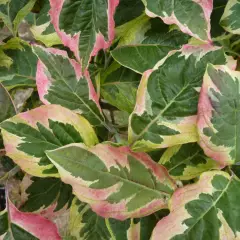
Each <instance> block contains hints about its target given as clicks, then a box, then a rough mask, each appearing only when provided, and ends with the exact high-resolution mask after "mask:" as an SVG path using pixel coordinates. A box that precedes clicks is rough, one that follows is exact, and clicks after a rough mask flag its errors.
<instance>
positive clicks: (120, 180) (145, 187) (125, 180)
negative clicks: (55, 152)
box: [47, 154, 171, 197]
mask: <svg viewBox="0 0 240 240" xmlns="http://www.w3.org/2000/svg"><path fill="white" fill-rule="evenodd" d="M47 156H48V154H47ZM48 157H49V159H50V160H51V161H53V162H56V163H57V164H58V165H60V164H59V163H58V162H57V161H55V160H54V159H52V158H51V157H50V156H48ZM67 161H68V162H69V161H70V162H72V163H74V164H75V165H79V166H84V167H86V168H88V169H89V170H90V171H94V172H96V173H98V174H100V175H102V174H106V175H109V176H111V177H112V178H116V179H118V180H119V182H126V183H128V184H133V185H136V186H138V187H139V186H140V187H142V188H143V189H145V190H147V191H152V192H154V193H155V194H157V195H159V196H160V197H162V195H166V196H170V195H171V194H170V193H167V192H164V191H158V190H155V189H152V188H149V187H147V186H145V185H141V184H139V183H136V182H134V181H130V180H128V179H125V178H122V177H119V176H117V175H114V174H112V173H110V172H109V171H107V172H103V171H97V170H95V169H94V168H91V167H89V166H87V165H84V164H81V163H80V162H78V161H74V160H72V159H70V158H67ZM60 166H61V165H60ZM61 167H62V168H63V166H61ZM65 171H67V170H66V169H65ZM67 172H69V171H67ZM69 173H70V174H71V172H69ZM71 176H72V177H73V178H77V176H74V175H72V174H71ZM79 177H80V178H81V176H79ZM99 179H100V178H99ZM161 184H163V185H164V183H162V182H161ZM81 186H83V187H86V186H84V185H81ZM164 186H168V185H164ZM169 188H170V186H169ZM91 189H94V188H91ZM100 189H103V188H100Z"/></svg>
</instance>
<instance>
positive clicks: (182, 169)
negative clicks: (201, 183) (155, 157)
mask: <svg viewBox="0 0 240 240" xmlns="http://www.w3.org/2000/svg"><path fill="white" fill-rule="evenodd" d="M159 164H162V165H163V166H164V167H166V168H167V169H168V173H169V175H170V176H171V177H172V178H173V179H176V180H190V179H193V178H196V177H198V176H199V175H200V174H201V173H203V172H206V171H209V170H212V169H219V166H218V165H217V163H216V162H215V161H214V160H212V159H210V158H208V157H206V155H205V154H204V152H203V150H202V149H201V148H200V146H199V145H198V144H197V143H188V144H183V145H176V146H173V147H170V148H168V149H167V150H166V151H165V152H164V154H163V155H162V157H161V159H160V161H159Z"/></svg>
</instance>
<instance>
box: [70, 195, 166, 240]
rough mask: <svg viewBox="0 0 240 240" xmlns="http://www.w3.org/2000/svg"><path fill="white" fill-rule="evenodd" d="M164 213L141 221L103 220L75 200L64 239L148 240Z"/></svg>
mask: <svg viewBox="0 0 240 240" xmlns="http://www.w3.org/2000/svg"><path fill="white" fill-rule="evenodd" d="M166 212H167V211H159V212H156V213H154V214H152V215H150V216H147V217H144V218H141V219H127V220H125V221H119V220H116V219H112V218H110V219H104V218H102V217H100V216H98V215H97V214H96V213H95V212H93V211H92V210H91V208H90V206H89V205H88V204H86V203H82V202H80V201H79V200H78V199H77V198H75V199H74V200H73V203H72V206H71V211H70V220H69V229H68V231H69V234H68V235H69V236H67V237H66V238H67V239H71V238H73V239H82V240H95V239H96V240H112V239H115V240H146V239H150V236H151V233H152V230H153V228H154V227H155V226H156V224H157V222H158V220H159V219H160V218H162V217H163V216H166ZM70 237H71V238H70Z"/></svg>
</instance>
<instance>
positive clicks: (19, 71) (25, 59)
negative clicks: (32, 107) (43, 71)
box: [0, 45, 37, 89]
mask: <svg viewBox="0 0 240 240" xmlns="http://www.w3.org/2000/svg"><path fill="white" fill-rule="evenodd" d="M9 48H10V50H6V51H5V54H6V55H8V57H10V58H11V59H12V60H13V64H12V65H11V66H10V68H9V69H8V68H6V67H0V82H1V83H2V84H3V85H4V86H5V87H6V88H7V89H12V88H15V87H20V86H30V87H35V86H36V81H35V74H36V65H37V57H36V56H35V55H34V54H33V52H32V49H31V47H29V46H28V45H25V46H24V47H23V48H22V49H16V45H15V46H14V45H12V46H11V47H9Z"/></svg>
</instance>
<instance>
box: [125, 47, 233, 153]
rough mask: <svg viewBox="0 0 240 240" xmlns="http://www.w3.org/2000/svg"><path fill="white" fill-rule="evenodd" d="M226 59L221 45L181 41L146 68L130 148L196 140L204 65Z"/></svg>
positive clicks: (131, 120)
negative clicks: (154, 64) (196, 44)
mask: <svg viewBox="0 0 240 240" xmlns="http://www.w3.org/2000/svg"><path fill="white" fill-rule="evenodd" d="M227 61H228V59H227V57H226V56H225V54H224V51H223V49H222V48H220V47H216V46H212V45H211V44H204V45H200V46H194V45H184V46H183V47H182V49H180V50H177V51H171V52H170V53H169V54H168V55H167V56H166V57H165V58H164V59H162V60H161V61H159V62H158V63H157V64H156V66H155V67H154V68H153V69H150V70H148V71H146V72H145V73H144V74H143V77H142V80H141V82H140V85H139V88H138V92H137V100H136V105H135V109H134V111H133V113H132V114H131V116H130V121H129V135H128V136H129V142H130V144H131V146H132V149H134V150H138V151H149V150H152V149H155V148H166V147H170V146H174V145H178V144H184V143H189V142H196V141H197V139H198V136H197V130H196V117H197V104H198V98H199V91H200V88H201V86H202V79H203V75H204V72H205V69H206V66H207V64H208V63H209V62H210V63H213V64H226V63H227ZM231 64H232V62H231Z"/></svg>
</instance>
